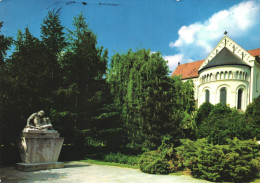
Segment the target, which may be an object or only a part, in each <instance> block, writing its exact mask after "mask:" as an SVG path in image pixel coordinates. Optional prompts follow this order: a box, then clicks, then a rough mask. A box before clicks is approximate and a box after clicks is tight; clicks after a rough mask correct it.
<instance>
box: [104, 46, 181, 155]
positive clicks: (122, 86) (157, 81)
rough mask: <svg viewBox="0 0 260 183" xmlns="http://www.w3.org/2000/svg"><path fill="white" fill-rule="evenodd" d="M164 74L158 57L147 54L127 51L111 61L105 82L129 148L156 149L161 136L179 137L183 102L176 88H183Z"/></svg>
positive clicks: (144, 51)
mask: <svg viewBox="0 0 260 183" xmlns="http://www.w3.org/2000/svg"><path fill="white" fill-rule="evenodd" d="M168 72H169V71H168V67H167V64H166V61H165V60H164V59H163V58H162V56H161V54H160V53H155V54H153V53H151V52H150V50H144V49H143V50H138V51H136V52H133V51H132V50H129V51H128V53H127V54H122V55H119V54H116V55H114V56H113V58H112V61H111V68H110V70H109V75H108V81H109V83H110V85H111V92H112V93H113V94H114V96H115V104H116V105H117V106H118V107H120V106H121V110H122V121H123V122H124V125H125V129H126V133H127V136H128V137H129V146H130V147H132V148H137V149H139V150H140V149H144V150H147V149H156V148H157V147H158V146H159V145H160V143H161V141H162V139H163V136H170V137H172V138H174V139H177V138H178V137H179V136H178V135H179V134H180V133H179V122H180V121H181V118H182V115H183V112H184V111H185V109H184V108H185V107H184V105H185V104H184V103H185V101H183V100H182V98H181V96H182V95H181V94H180V92H182V90H179V88H178V87H180V88H181V89H182V88H183V86H179V85H178V84H177V81H176V80H173V79H171V78H169V77H168ZM180 83H181V82H180Z"/></svg>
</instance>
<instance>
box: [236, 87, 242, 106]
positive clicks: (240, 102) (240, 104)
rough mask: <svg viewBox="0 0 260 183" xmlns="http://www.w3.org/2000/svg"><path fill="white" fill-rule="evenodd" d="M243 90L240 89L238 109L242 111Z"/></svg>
mask: <svg viewBox="0 0 260 183" xmlns="http://www.w3.org/2000/svg"><path fill="white" fill-rule="evenodd" d="M242 96H243V90H242V89H241V88H240V89H239V90H238V94H237V109H242Z"/></svg>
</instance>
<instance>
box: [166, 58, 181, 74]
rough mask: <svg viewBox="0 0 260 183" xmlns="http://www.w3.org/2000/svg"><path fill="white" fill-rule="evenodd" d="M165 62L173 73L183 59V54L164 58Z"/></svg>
mask: <svg viewBox="0 0 260 183" xmlns="http://www.w3.org/2000/svg"><path fill="white" fill-rule="evenodd" d="M163 58H164V60H167V61H168V66H169V69H170V71H171V72H173V71H174V69H175V68H176V67H177V66H178V62H181V61H182V59H183V55H182V54H177V55H168V56H163Z"/></svg>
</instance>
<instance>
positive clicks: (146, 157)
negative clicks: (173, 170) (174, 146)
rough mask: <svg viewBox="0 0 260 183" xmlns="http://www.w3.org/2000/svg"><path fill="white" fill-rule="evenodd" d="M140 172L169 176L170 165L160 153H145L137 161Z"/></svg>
mask: <svg viewBox="0 0 260 183" xmlns="http://www.w3.org/2000/svg"><path fill="white" fill-rule="evenodd" d="M139 168H140V170H141V171H142V172H145V173H150V174H169V173H170V165H169V163H168V160H167V159H166V158H165V156H164V155H163V153H161V151H159V150H157V151H150V152H145V153H144V154H143V155H142V156H141V158H140V160H139Z"/></svg>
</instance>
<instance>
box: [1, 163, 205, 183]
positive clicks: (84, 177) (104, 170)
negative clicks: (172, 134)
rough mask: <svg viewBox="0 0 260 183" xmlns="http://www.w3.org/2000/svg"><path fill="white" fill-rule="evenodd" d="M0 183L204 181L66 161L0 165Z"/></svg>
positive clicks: (186, 182) (168, 182)
mask: <svg viewBox="0 0 260 183" xmlns="http://www.w3.org/2000/svg"><path fill="white" fill-rule="evenodd" d="M0 176H1V181H0V182H1V183H2V182H3V183H5V182H10V183H15V182H20V183H30V182H53V183H55V182H57V183H58V182H59V183H60V182H68V183H73V182H76V183H81V182H86V183H146V182H147V183H164V182H165V183H171V182H174V183H206V182H208V181H204V180H198V179H194V178H192V177H190V176H185V175H180V176H176V175H150V174H146V173H143V172H141V171H140V170H137V169H131V168H121V167H114V166H106V165H94V164H89V163H83V162H67V163H65V168H62V169H51V170H40V171H33V172H22V171H19V170H16V169H15V168H14V167H8V168H1V169H0Z"/></svg>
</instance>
